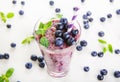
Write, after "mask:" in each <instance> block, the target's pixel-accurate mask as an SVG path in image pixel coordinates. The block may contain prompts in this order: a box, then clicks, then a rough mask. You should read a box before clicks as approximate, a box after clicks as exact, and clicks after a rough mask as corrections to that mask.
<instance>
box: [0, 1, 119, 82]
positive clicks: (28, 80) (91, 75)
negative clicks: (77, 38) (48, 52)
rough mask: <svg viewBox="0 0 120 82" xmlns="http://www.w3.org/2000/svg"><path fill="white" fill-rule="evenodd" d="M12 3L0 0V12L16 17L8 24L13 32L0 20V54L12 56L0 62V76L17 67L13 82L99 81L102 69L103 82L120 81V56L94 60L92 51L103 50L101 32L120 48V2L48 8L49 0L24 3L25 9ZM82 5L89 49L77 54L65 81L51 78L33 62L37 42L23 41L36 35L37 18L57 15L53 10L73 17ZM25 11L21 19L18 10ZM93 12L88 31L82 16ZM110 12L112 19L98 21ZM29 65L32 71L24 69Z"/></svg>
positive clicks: (72, 3)
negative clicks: (116, 73)
mask: <svg viewBox="0 0 120 82" xmlns="http://www.w3.org/2000/svg"><path fill="white" fill-rule="evenodd" d="M11 1H12V0H0V11H3V12H5V13H7V12H9V11H12V12H14V13H15V17H14V18H13V19H11V20H8V21H7V23H11V24H12V28H11V29H7V28H6V25H5V24H4V23H3V22H2V21H0V53H2V54H3V53H5V52H8V53H9V54H10V59H9V60H0V74H2V73H5V71H6V70H7V69H8V68H10V67H14V68H15V72H14V74H13V76H12V77H11V78H10V82H16V81H17V80H20V81H21V82H98V80H97V78H96V77H97V75H98V74H99V71H100V69H103V68H106V69H107V70H108V75H107V76H105V79H104V80H103V81H102V82H119V81H120V79H116V78H114V76H113V72H114V71H115V70H120V55H116V54H110V53H109V52H107V53H106V54H105V55H104V57H103V58H98V57H92V56H91V55H90V52H91V51H93V50H96V51H101V45H100V44H99V43H98V41H97V40H98V38H99V37H98V35H97V33H98V32H99V31H104V32H105V36H104V37H103V38H102V39H105V40H107V42H109V43H111V44H112V45H113V48H114V49H116V48H119V49H120V16H118V15H116V13H115V11H116V9H119V8H120V0H115V2H114V3H109V0H86V2H85V3H83V4H82V3H81V2H80V0H54V1H55V6H54V7H50V6H49V0H25V2H26V4H25V6H21V4H20V2H21V0H17V4H16V5H13V4H12V3H11ZM74 6H79V7H80V11H79V13H78V14H79V16H78V19H79V21H80V23H81V28H82V35H81V40H83V39H84V40H87V41H88V46H87V47H85V48H84V49H83V51H81V52H78V51H75V53H74V55H73V58H72V62H71V68H70V72H69V74H68V75H67V76H66V77H64V78H58V79H57V78H52V77H50V76H49V75H48V74H47V72H46V67H45V68H44V69H41V68H40V67H39V66H38V62H32V61H31V60H30V56H31V54H37V55H38V56H39V55H41V53H40V51H39V48H38V46H37V44H36V42H35V41H34V42H32V43H31V44H30V45H22V44H21V41H22V40H23V39H24V38H25V37H27V36H30V35H31V34H32V32H33V28H34V25H35V23H36V21H37V20H38V18H40V17H41V16H46V15H49V14H55V13H54V8H56V7H58V8H61V13H62V14H64V16H67V17H71V16H72V15H73V11H72V8H73V7H74ZM20 9H22V10H24V11H25V14H24V16H19V14H18V11H19V10H20ZM88 10H90V11H92V17H93V18H94V22H93V23H91V24H90V26H91V27H90V29H89V30H84V29H83V24H82V21H83V20H82V15H83V14H84V13H86V11H88ZM108 13H112V14H113V18H112V19H107V20H106V22H104V23H101V22H99V18H100V17H101V16H105V17H106V15H107V14H108ZM11 42H15V43H17V46H16V48H15V49H12V48H11V47H10V43H11ZM26 62H32V63H33V68H32V69H31V70H28V69H26V68H25V63H26ZM84 66H89V67H90V71H89V72H88V73H85V72H84V71H83V67H84Z"/></svg>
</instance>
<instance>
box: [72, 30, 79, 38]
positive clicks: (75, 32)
mask: <svg viewBox="0 0 120 82" xmlns="http://www.w3.org/2000/svg"><path fill="white" fill-rule="evenodd" d="M71 33H72V36H76V35H77V34H78V33H79V30H78V29H76V30H72V31H71Z"/></svg>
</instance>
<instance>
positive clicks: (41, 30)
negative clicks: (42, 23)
mask: <svg viewBox="0 0 120 82" xmlns="http://www.w3.org/2000/svg"><path fill="white" fill-rule="evenodd" d="M45 32H46V30H44V29H38V30H37V31H36V34H38V35H39V34H41V35H44V34H45Z"/></svg>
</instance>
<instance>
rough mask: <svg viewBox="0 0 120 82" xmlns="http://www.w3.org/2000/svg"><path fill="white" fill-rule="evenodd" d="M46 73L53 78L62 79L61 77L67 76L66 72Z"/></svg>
mask: <svg viewBox="0 0 120 82" xmlns="http://www.w3.org/2000/svg"><path fill="white" fill-rule="evenodd" d="M47 72H48V74H49V75H50V76H52V77H55V78H62V77H65V76H66V75H67V74H68V71H66V72H61V73H56V72H49V71H47Z"/></svg>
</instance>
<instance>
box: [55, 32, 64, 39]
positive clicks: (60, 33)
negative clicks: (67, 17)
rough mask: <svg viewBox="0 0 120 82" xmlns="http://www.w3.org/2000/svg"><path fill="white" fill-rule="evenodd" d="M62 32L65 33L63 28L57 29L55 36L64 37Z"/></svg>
mask: <svg viewBox="0 0 120 82" xmlns="http://www.w3.org/2000/svg"><path fill="white" fill-rule="evenodd" d="M62 34H63V32H62V30H56V32H55V37H62Z"/></svg>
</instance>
